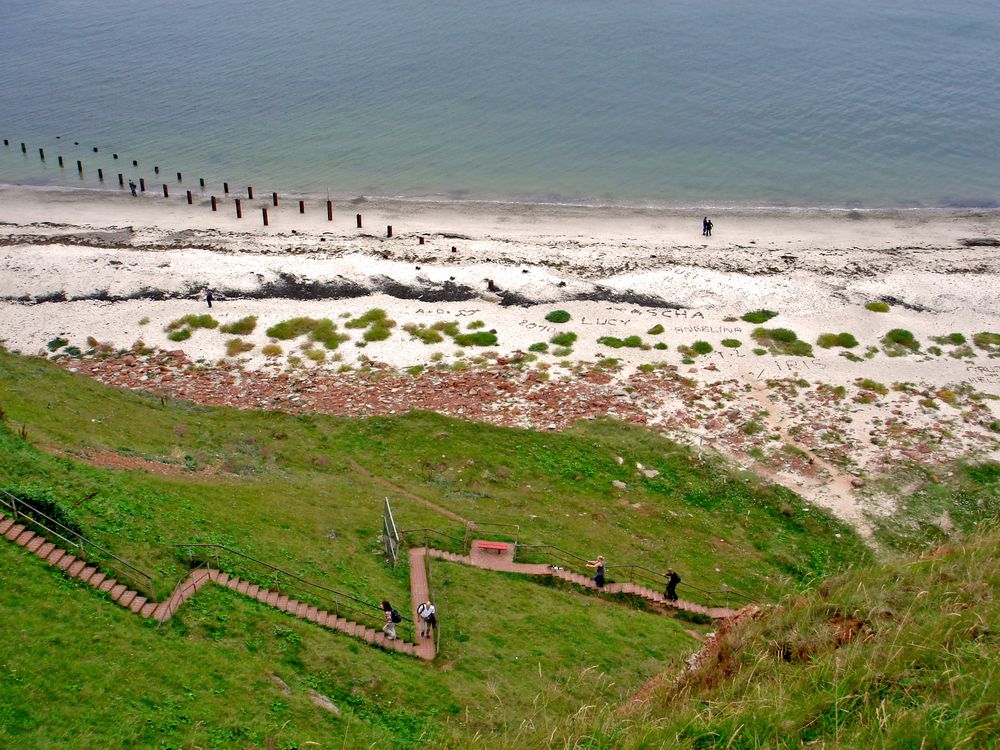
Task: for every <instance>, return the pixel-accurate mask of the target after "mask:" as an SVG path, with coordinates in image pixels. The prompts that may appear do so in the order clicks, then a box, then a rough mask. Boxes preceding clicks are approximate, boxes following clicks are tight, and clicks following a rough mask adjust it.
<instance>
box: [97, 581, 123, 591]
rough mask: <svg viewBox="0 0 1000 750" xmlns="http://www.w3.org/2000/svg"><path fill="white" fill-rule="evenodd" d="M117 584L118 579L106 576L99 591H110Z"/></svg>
mask: <svg viewBox="0 0 1000 750" xmlns="http://www.w3.org/2000/svg"><path fill="white" fill-rule="evenodd" d="M117 585H118V581H116V580H115V579H114V578H105V579H104V580H103V581H102V582H101V585H100V586H99V587H98V588H97V590H98V591H106V592H108V593H110V592H111V591H113V590H114V588H115V586H117Z"/></svg>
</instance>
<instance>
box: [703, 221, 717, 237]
mask: <svg viewBox="0 0 1000 750" xmlns="http://www.w3.org/2000/svg"><path fill="white" fill-rule="evenodd" d="M713 226H715V225H714V224H712V220H711V219H709V220H708V223H707V224H706V225H705V236H706V237H711V236H712V227H713Z"/></svg>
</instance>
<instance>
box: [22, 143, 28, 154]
mask: <svg viewBox="0 0 1000 750" xmlns="http://www.w3.org/2000/svg"><path fill="white" fill-rule="evenodd" d="M21 153H22V154H26V153H28V144H27V143H22V144H21Z"/></svg>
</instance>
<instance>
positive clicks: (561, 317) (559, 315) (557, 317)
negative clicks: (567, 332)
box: [545, 310, 571, 323]
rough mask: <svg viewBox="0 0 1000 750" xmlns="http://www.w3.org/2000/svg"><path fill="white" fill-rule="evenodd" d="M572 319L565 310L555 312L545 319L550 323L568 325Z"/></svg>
mask: <svg viewBox="0 0 1000 750" xmlns="http://www.w3.org/2000/svg"><path fill="white" fill-rule="evenodd" d="M570 317H571V316H570V314H569V313H568V312H566V311H565V310H553V311H552V312H550V313H548V314H547V315H546V316H545V319H546V320H547V321H549V322H550V323H568V322H569V320H570Z"/></svg>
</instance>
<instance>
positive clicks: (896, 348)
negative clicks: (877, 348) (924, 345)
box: [882, 328, 920, 357]
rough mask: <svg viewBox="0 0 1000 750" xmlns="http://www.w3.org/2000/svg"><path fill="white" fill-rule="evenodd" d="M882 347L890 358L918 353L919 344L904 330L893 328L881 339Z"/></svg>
mask: <svg viewBox="0 0 1000 750" xmlns="http://www.w3.org/2000/svg"><path fill="white" fill-rule="evenodd" d="M882 346H883V347H884V348H885V353H886V354H888V355H889V356H890V357H899V356H902V355H905V354H909V353H910V352H917V351H920V342H919V341H917V340H916V338H914V336H913V334H912V333H911V332H910V331H907V330H906V329H905V328H893V329H892V330H891V331H889V332H888V333H886V334H885V336H883V337H882Z"/></svg>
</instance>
